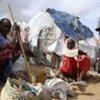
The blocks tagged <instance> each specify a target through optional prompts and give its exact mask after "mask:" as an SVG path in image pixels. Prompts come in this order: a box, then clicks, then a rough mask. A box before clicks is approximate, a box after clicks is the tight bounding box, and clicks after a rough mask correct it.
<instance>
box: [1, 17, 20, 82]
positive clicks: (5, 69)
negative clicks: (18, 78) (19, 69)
mask: <svg viewBox="0 0 100 100" xmlns="http://www.w3.org/2000/svg"><path fill="white" fill-rule="evenodd" d="M10 31H11V22H10V20H9V19H7V18H3V19H1V20H0V84H2V83H5V82H6V80H7V77H8V76H9V75H10V73H11V70H12V64H13V62H14V61H15V60H16V59H17V58H18V57H19V56H20V50H19V46H18V40H17V38H16V34H19V32H20V28H19V26H18V25H17V24H14V26H13V27H12V35H11V36H8V33H9V32H10ZM8 37H9V38H8Z"/></svg>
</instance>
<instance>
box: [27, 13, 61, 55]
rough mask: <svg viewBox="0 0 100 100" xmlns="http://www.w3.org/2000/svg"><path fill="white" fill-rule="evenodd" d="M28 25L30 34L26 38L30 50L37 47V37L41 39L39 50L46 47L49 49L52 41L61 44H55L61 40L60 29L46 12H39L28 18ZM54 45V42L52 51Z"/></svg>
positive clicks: (53, 48)
mask: <svg viewBox="0 0 100 100" xmlns="http://www.w3.org/2000/svg"><path fill="white" fill-rule="evenodd" d="M28 26H29V27H30V31H29V33H30V35H29V38H28V39H29V44H30V47H31V51H32V52H34V51H35V48H38V39H40V40H41V42H40V43H41V45H40V46H41V48H40V49H41V50H44V49H45V50H47V49H48V51H49V49H50V51H51V47H50V48H48V47H49V46H50V45H51V44H53V43H56V45H62V44H61V43H60V44H57V41H61V39H62V34H61V30H60V29H59V28H58V27H57V25H56V24H55V23H54V21H53V20H52V18H51V17H50V15H49V14H48V13H47V12H40V13H39V14H37V15H36V16H35V17H34V18H32V19H31V20H30V22H29V23H28ZM55 47H56V46H55V44H54V46H53V47H52V50H53V51H55ZM59 47H60V46H59ZM60 49H61V48H60ZM60 49H56V51H55V52H59V51H58V50H60ZM45 50H44V51H45ZM60 54H61V52H60Z"/></svg>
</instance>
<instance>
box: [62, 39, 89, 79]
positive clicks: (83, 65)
mask: <svg viewBox="0 0 100 100" xmlns="http://www.w3.org/2000/svg"><path fill="white" fill-rule="evenodd" d="M64 46H65V47H64V50H63V62H62V65H61V72H62V74H63V75H65V76H73V75H75V76H76V75H77V70H79V73H80V76H79V80H80V79H81V78H82V76H84V75H86V73H87V71H88V70H89V68H90V59H89V57H88V56H87V54H86V53H85V52H83V51H82V50H79V49H78V47H77V45H76V42H75V41H74V40H73V39H71V38H68V39H66V41H65V45H64Z"/></svg>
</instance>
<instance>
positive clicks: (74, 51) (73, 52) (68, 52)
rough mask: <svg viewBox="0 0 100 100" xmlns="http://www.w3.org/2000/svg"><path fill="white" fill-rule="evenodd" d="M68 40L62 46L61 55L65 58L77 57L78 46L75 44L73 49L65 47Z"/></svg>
mask: <svg viewBox="0 0 100 100" xmlns="http://www.w3.org/2000/svg"><path fill="white" fill-rule="evenodd" d="M69 39H70V38H68V39H67V40H66V41H65V44H64V50H63V55H65V56H67V57H77V56H78V46H77V45H76V44H75V47H74V48H73V49H69V48H68V47H67V45H68V43H67V42H68V40H69Z"/></svg>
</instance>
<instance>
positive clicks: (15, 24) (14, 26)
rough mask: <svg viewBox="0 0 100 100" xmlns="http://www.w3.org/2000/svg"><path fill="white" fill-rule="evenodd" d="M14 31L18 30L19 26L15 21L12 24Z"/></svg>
mask: <svg viewBox="0 0 100 100" xmlns="http://www.w3.org/2000/svg"><path fill="white" fill-rule="evenodd" d="M14 31H16V32H20V26H19V25H17V23H14V25H13V27H12V32H14Z"/></svg>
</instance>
